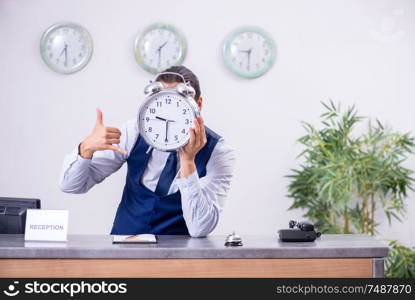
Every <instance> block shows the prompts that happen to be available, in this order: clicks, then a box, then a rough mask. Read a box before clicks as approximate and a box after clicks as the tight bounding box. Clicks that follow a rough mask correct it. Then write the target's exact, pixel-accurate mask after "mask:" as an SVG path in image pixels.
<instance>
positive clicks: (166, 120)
mask: <svg viewBox="0 0 415 300" xmlns="http://www.w3.org/2000/svg"><path fill="white" fill-rule="evenodd" d="M156 119H159V120H162V121H165V122H176V121H175V120H168V119H164V118H161V117H159V116H156Z"/></svg>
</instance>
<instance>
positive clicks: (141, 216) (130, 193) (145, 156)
mask: <svg viewBox="0 0 415 300" xmlns="http://www.w3.org/2000/svg"><path fill="white" fill-rule="evenodd" d="M206 137H207V143H206V145H205V146H204V147H203V148H202V149H201V150H200V151H199V152H198V153H197V155H196V158H195V164H196V168H197V173H198V175H199V177H204V176H205V175H206V165H207V163H208V161H209V158H210V156H211V154H212V152H213V149H214V148H215V146H216V144H217V142H218V140H219V139H220V136H219V135H217V134H216V133H215V132H213V131H212V130H210V129H209V128H207V127H206ZM148 147H149V146H148V144H147V143H146V142H145V141H144V139H143V138H142V137H141V136H140V135H139V136H138V138H137V141H136V143H135V145H134V147H133V150H132V151H131V153H130V155H129V157H128V159H127V165H128V171H127V179H126V183H125V187H124V192H123V195H122V199H121V202H120V204H119V206H118V209H117V213H116V215H115V220H114V224H113V227H112V230H111V234H125V235H127V234H128V235H130V234H140V233H153V234H189V232H188V230H187V226H186V223H185V221H184V219H183V211H182V203H181V195H180V191H179V190H178V191H177V192H176V193H173V194H171V195H167V196H159V195H157V194H156V193H155V192H153V191H151V190H149V189H148V188H147V187H145V186H144V185H143V184H142V182H141V177H142V176H143V173H144V170H145V169H146V167H147V163H148V160H149V158H150V155H151V152H149V153H146V152H147V150H148Z"/></svg>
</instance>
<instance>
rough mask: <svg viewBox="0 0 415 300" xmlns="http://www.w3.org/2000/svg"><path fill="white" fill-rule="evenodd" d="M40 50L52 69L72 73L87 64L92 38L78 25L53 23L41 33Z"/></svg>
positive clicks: (90, 53) (90, 54) (91, 47)
mask: <svg viewBox="0 0 415 300" xmlns="http://www.w3.org/2000/svg"><path fill="white" fill-rule="evenodd" d="M40 52H41V55H42V58H43V60H44V61H45V63H46V64H47V65H48V66H49V67H50V68H51V69H52V70H54V71H56V72H59V73H63V74H70V73H74V72H76V71H79V70H81V69H82V68H83V67H85V66H86V65H87V64H88V62H89V60H90V58H91V56H92V52H93V45H92V38H91V36H90V35H89V33H88V32H87V31H86V29H84V28H83V27H81V26H80V25H77V24H73V23H59V24H55V25H53V26H51V27H50V28H49V29H47V30H46V31H45V33H44V34H43V36H42V39H41V42H40Z"/></svg>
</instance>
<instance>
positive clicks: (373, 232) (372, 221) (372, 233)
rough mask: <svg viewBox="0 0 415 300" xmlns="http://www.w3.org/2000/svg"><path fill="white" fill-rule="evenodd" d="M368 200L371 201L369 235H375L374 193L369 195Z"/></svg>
mask: <svg viewBox="0 0 415 300" xmlns="http://www.w3.org/2000/svg"><path fill="white" fill-rule="evenodd" d="M370 202H371V216H370V221H371V223H370V224H371V228H370V234H371V235H375V211H376V202H375V195H374V194H371V195H370Z"/></svg>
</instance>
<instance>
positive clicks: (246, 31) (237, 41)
mask: <svg viewBox="0 0 415 300" xmlns="http://www.w3.org/2000/svg"><path fill="white" fill-rule="evenodd" d="M222 54H223V59H224V62H225V65H226V67H227V68H228V69H229V70H231V71H232V72H233V73H235V74H236V75H238V76H241V77H246V78H255V77H259V76H261V75H263V74H265V73H266V72H267V71H268V70H269V69H270V68H271V67H272V65H273V64H274V61H275V55H276V49H275V42H274V40H273V38H272V37H271V36H270V35H269V34H268V33H267V32H265V31H264V30H263V29H261V28H259V27H253V26H249V27H248V26H246V27H240V28H237V29H236V30H234V31H232V32H231V33H230V34H229V35H228V36H227V37H226V39H225V41H224V43H223V49H222Z"/></svg>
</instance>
